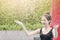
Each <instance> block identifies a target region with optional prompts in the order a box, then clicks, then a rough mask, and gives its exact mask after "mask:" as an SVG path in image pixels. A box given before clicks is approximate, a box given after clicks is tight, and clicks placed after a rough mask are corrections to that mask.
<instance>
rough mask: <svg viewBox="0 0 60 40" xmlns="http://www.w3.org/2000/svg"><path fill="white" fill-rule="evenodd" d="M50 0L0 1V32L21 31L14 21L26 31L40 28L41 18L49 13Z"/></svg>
mask: <svg viewBox="0 0 60 40" xmlns="http://www.w3.org/2000/svg"><path fill="white" fill-rule="evenodd" d="M50 4H51V0H0V30H22V28H21V27H20V26H19V25H17V24H16V23H15V22H14V20H19V21H22V22H23V23H24V25H25V26H26V28H27V29H28V30H35V29H37V28H41V27H42V25H41V22H40V21H41V16H42V15H43V14H44V12H49V11H50V7H51V5H50Z"/></svg>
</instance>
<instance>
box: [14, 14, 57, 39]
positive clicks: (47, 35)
mask: <svg viewBox="0 0 60 40" xmlns="http://www.w3.org/2000/svg"><path fill="white" fill-rule="evenodd" d="M50 21H51V16H50V15H49V14H44V15H43V16H42V19H41V23H42V25H43V27H42V28H41V29H37V30H35V31H32V32H28V30H26V28H25V26H24V25H23V24H22V23H20V22H19V21H15V22H16V23H17V24H19V25H22V28H23V30H24V31H25V32H26V34H27V35H29V36H30V35H34V34H38V33H39V34H40V38H41V40H52V38H53V37H54V38H56V37H57V36H58V35H56V34H58V32H57V30H56V29H57V28H58V25H55V26H56V27H55V28H53V29H52V28H51V27H50V25H49V24H50Z"/></svg>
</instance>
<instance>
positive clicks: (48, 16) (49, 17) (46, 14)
mask: <svg viewBox="0 0 60 40" xmlns="http://www.w3.org/2000/svg"><path fill="white" fill-rule="evenodd" d="M43 16H44V17H45V18H46V19H47V20H48V21H49V24H50V21H51V16H50V13H45V14H44V15H43Z"/></svg>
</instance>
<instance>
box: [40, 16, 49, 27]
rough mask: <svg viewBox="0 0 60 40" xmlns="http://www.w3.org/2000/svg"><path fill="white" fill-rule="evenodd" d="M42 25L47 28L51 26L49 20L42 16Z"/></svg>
mask: <svg viewBox="0 0 60 40" xmlns="http://www.w3.org/2000/svg"><path fill="white" fill-rule="evenodd" d="M41 23H42V24H43V26H46V25H48V24H49V21H48V20H47V18H46V17H44V16H42V19H41Z"/></svg>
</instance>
